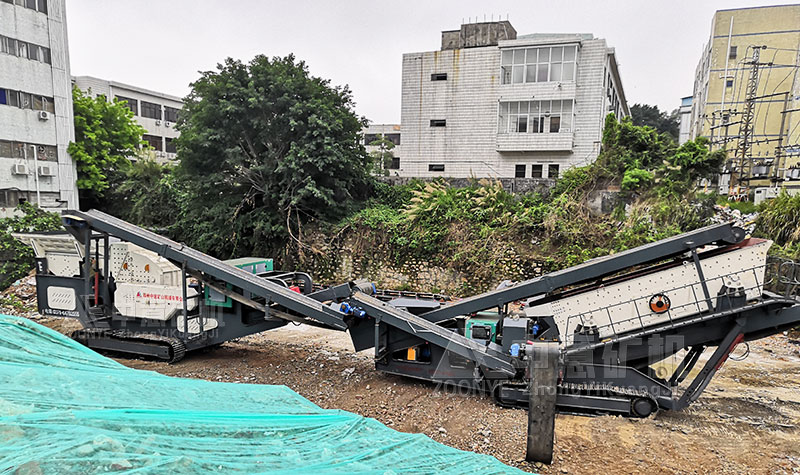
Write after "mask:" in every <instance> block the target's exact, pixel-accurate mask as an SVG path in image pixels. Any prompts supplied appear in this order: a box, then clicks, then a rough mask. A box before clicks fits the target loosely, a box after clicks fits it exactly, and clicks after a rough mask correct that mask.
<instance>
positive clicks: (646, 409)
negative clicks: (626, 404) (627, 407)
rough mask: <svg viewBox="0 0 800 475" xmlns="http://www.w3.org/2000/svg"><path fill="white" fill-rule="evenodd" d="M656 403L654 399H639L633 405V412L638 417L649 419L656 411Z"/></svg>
mask: <svg viewBox="0 0 800 475" xmlns="http://www.w3.org/2000/svg"><path fill="white" fill-rule="evenodd" d="M656 409H657V407H656V403H655V402H653V400H652V399H647V398H644V397H640V398H638V399H634V400H633V402H632V403H631V412H632V413H633V415H635V416H636V417H641V418H645V417H649V416H650V415H651V414H653V413H654V412H655V411H656Z"/></svg>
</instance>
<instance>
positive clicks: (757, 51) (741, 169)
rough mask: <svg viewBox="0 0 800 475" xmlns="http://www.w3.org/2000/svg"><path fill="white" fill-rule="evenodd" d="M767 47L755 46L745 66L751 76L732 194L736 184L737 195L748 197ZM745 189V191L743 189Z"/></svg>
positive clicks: (742, 120)
mask: <svg viewBox="0 0 800 475" xmlns="http://www.w3.org/2000/svg"><path fill="white" fill-rule="evenodd" d="M766 48H767V47H766V46H753V56H752V58H750V60H749V61H745V62H744V64H749V65H750V76H749V77H748V78H747V87H746V89H745V99H744V110H743V111H742V119H741V124H740V125H739V144H738V145H737V147H736V159H735V160H734V163H736V164H737V166H736V170H735V171H736V180H735V181H734V179H733V178H734V175H733V174H732V175H731V192H732V191H733V184H734V183H736V194H737V195H739V196H742V195H744V196H745V197H746V196H747V192H748V191H749V183H750V174H751V173H750V172H751V170H752V166H753V157H752V155H753V153H752V152H753V118H754V114H755V105H756V92H757V90H758V70H759V68H760V67H761V66H763V65H765V64H767V63H761V62H759V59H760V57H761V50H762V49H766ZM743 188H744V191H742V189H743Z"/></svg>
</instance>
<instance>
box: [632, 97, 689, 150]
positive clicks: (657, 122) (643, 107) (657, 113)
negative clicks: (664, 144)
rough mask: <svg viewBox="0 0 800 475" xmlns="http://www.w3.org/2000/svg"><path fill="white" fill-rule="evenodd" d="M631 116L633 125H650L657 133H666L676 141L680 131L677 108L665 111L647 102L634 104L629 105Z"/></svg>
mask: <svg viewBox="0 0 800 475" xmlns="http://www.w3.org/2000/svg"><path fill="white" fill-rule="evenodd" d="M631 118H632V119H633V125H638V126H644V125H646V126H648V127H652V128H653V129H655V130H656V132H658V133H659V134H667V135H669V136H670V137H672V138H673V139H674V140H675V141H676V142H677V141H678V133H679V131H680V116H679V114H678V110H677V109H675V110H674V111H672V112H670V113H667V111H662V110H660V109H659V108H658V106H650V105H647V104H634V105H633V106H632V107H631Z"/></svg>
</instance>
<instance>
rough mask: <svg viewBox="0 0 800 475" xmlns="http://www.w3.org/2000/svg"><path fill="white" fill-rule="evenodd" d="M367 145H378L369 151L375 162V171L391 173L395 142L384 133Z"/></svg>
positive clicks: (380, 173)
mask: <svg viewBox="0 0 800 475" xmlns="http://www.w3.org/2000/svg"><path fill="white" fill-rule="evenodd" d="M367 145H370V146H373V147H378V148H377V149H376V150H373V151H372V152H370V153H369V156H370V158H372V163H373V173H375V174H376V175H389V167H391V166H392V159H393V158H394V152H392V149H394V142H392V141H391V140H389V139H387V138H386V136H384V135H379V136H378V138H377V139H375V140H373V141H372V142H370V143H368V144H367Z"/></svg>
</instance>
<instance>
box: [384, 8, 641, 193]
mask: <svg viewBox="0 0 800 475" xmlns="http://www.w3.org/2000/svg"><path fill="white" fill-rule="evenodd" d="M402 90H403V94H402V110H401V126H402V127H401V129H402V133H403V143H402V145H401V146H400V147H399V151H398V156H399V157H400V160H399V170H398V172H399V174H400V176H421V177H425V176H446V177H454V178H464V177H471V176H474V177H497V178H507V177H518V178H522V177H527V178H530V177H533V178H554V177H556V176H558V175H559V174H560V173H561V172H562V171H563V170H564V169H566V168H569V167H573V166H576V165H583V164H586V163H590V162H592V161H593V160H594V159H595V158H597V154H598V153H599V151H600V143H601V136H602V129H603V123H604V121H605V117H606V115H608V113H610V112H614V113H616V114H617V116H618V117H624V116H628V115H629V114H630V112H629V109H628V105H627V103H626V101H625V94H624V92H623V89H622V83H621V80H620V75H619V68H618V66H617V59H616V55H615V53H614V48H610V47H609V46H608V45H607V44H606V41H605V40H603V39H599V38H594V37H593V36H592V35H591V34H531V35H521V36H517V32H516V30H515V29H514V28H513V27H512V26H511V24H510V23H509V22H508V21H499V22H485V23H474V24H465V25H461V29H460V30H454V31H443V32H442V45H441V49H440V50H439V51H430V52H424V53H409V54H405V55H403V86H402Z"/></svg>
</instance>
